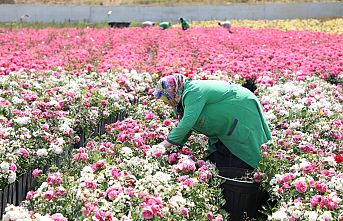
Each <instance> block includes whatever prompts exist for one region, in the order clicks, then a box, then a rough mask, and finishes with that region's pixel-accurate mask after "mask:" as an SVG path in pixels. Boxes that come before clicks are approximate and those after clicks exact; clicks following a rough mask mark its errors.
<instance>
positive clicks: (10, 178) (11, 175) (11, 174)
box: [8, 171, 17, 183]
mask: <svg viewBox="0 0 343 221" xmlns="http://www.w3.org/2000/svg"><path fill="white" fill-rule="evenodd" d="M16 178H17V175H16V173H15V172H13V171H9V174H8V183H14V181H15V179H16Z"/></svg>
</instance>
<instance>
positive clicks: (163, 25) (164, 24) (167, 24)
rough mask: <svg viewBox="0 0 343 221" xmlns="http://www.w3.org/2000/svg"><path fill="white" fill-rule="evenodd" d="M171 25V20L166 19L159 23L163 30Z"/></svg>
mask: <svg viewBox="0 0 343 221" xmlns="http://www.w3.org/2000/svg"><path fill="white" fill-rule="evenodd" d="M170 26H171V24H170V22H167V21H164V22H161V23H160V24H159V27H160V28H161V29H163V30H165V29H167V28H169V27H170Z"/></svg>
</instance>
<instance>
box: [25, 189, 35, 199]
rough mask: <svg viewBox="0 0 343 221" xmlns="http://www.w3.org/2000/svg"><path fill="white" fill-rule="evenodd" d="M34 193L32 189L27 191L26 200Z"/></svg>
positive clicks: (31, 197)
mask: <svg viewBox="0 0 343 221" xmlns="http://www.w3.org/2000/svg"><path fill="white" fill-rule="evenodd" d="M34 194H35V191H33V190H30V191H29V192H27V194H26V200H32V199H33V196H34Z"/></svg>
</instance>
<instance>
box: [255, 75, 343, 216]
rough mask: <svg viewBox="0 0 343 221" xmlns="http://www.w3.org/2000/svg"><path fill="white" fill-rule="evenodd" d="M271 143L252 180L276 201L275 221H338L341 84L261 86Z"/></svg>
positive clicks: (342, 182) (310, 80) (309, 80)
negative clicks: (303, 220)
mask: <svg viewBox="0 0 343 221" xmlns="http://www.w3.org/2000/svg"><path fill="white" fill-rule="evenodd" d="M259 93H261V94H263V95H264V96H263V97H262V98H261V103H262V104H263V107H264V111H265V114H266V117H267V119H268V120H269V122H270V126H271V128H272V129H273V131H272V133H273V139H272V141H271V142H269V143H267V144H265V145H263V146H262V149H263V160H262V162H261V163H260V168H259V170H258V173H257V174H256V178H257V179H258V180H259V182H261V183H262V184H263V186H264V187H265V188H266V189H268V190H269V192H270V193H271V194H272V195H273V196H274V197H275V198H276V199H277V200H278V201H279V207H277V208H276V209H275V211H274V213H273V214H272V216H271V218H272V219H275V220H299V219H301V218H302V217H304V219H306V220H341V219H343V214H342V211H343V207H342V197H343V195H342V190H343V173H342V171H343V165H342V154H343V151H342V148H341V147H342V145H343V143H342V140H343V124H342V123H343V122H342V116H343V115H342V114H343V113H342V100H343V97H342V86H341V85H331V84H329V83H326V82H323V81H321V80H319V79H317V78H314V77H305V78H304V79H302V80H295V81H288V82H280V83H279V84H275V85H273V86H272V87H261V88H260V90H259Z"/></svg>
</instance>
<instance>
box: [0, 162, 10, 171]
mask: <svg viewBox="0 0 343 221" xmlns="http://www.w3.org/2000/svg"><path fill="white" fill-rule="evenodd" d="M0 169H1V170H2V171H3V172H4V173H8V171H9V169H10V164H9V163H7V162H2V163H0Z"/></svg>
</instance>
